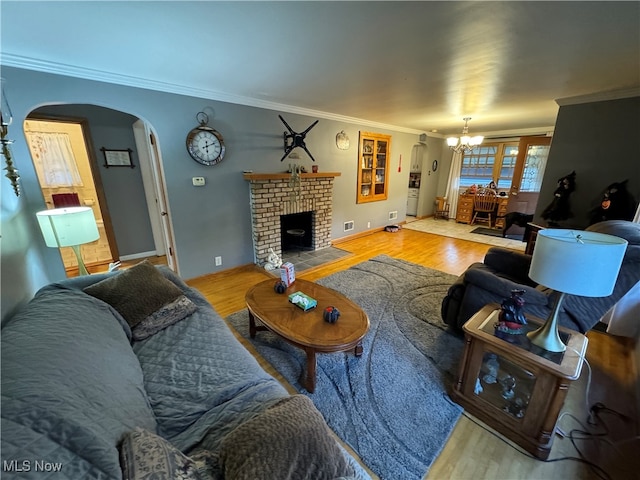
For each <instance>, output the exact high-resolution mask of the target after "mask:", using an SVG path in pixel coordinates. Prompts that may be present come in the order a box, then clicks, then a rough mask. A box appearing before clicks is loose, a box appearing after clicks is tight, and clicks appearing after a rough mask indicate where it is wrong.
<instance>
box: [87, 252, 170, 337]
mask: <svg viewBox="0 0 640 480" xmlns="http://www.w3.org/2000/svg"><path fill="white" fill-rule="evenodd" d="M84 291H85V292H86V293H88V294H89V295H91V296H94V297H96V298H99V299H100V300H102V301H103V302H106V303H108V304H109V305H111V306H112V307H113V308H115V309H116V310H117V311H118V312H119V313H120V315H122V317H123V318H124V319H125V320H126V321H127V323H128V324H129V325H130V326H131V327H132V328H133V327H135V326H136V325H137V324H138V323H140V322H141V321H142V320H144V319H145V318H147V317H148V316H149V315H151V314H152V313H153V312H155V311H156V310H158V309H159V308H160V307H162V306H163V305H166V304H167V303H169V302H172V301H173V300H175V299H176V298H178V296H180V295H182V290H180V288H178V286H177V285H175V284H174V283H173V282H171V281H170V280H168V279H167V278H165V277H164V275H162V273H160V271H159V270H158V269H157V268H156V267H154V266H153V265H152V264H151V263H149V262H148V261H147V260H145V261H143V262H140V263H138V264H137V265H134V266H133V267H131V268H129V269H127V270H122V271H120V272H119V273H117V274H116V275H113V276H111V277H109V278H106V279H104V280H102V281H100V282H97V283H94V284H93V285H89V286H88V287H85V288H84Z"/></svg>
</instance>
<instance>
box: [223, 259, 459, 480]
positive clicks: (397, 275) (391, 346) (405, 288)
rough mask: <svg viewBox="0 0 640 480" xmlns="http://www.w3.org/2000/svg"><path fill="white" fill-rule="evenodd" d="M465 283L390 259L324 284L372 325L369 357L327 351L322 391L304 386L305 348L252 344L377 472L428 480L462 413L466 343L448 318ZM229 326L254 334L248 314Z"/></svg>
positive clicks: (262, 340) (266, 336)
mask: <svg viewBox="0 0 640 480" xmlns="http://www.w3.org/2000/svg"><path fill="white" fill-rule="evenodd" d="M455 279H456V277H455V276H453V275H449V274H446V273H443V272H439V271H437V270H432V269H428V268H425V267H422V266H420V265H416V264H413V263H409V262H406V261H404V260H398V259H394V258H391V257H388V256H386V255H380V256H377V257H375V258H373V259H371V260H369V261H366V262H363V263H360V264H358V265H355V266H353V267H351V268H349V269H348V270H345V271H342V272H338V273H335V274H333V275H330V276H328V277H325V278H323V279H321V280H319V281H318V283H320V284H322V285H324V286H326V287H330V288H333V289H334V290H337V291H339V292H341V293H343V294H344V295H346V296H347V297H349V298H350V299H351V300H353V301H354V302H356V303H357V304H358V305H360V306H361V307H362V308H363V310H364V311H365V312H366V313H367V315H368V316H369V320H370V322H371V328H370V330H369V332H368V333H367V335H366V337H365V338H364V342H363V347H364V353H363V355H362V356H361V357H360V358H356V357H355V356H354V355H353V354H352V353H351V352H349V353H333V354H319V355H318V357H317V358H318V369H317V385H316V391H315V393H313V394H308V393H307V391H306V390H305V389H304V388H303V387H302V386H301V385H300V383H299V382H298V378H299V376H300V373H301V372H302V369H303V368H304V366H305V356H304V353H303V352H302V351H301V350H300V349H298V348H295V347H292V346H290V345H289V344H287V343H286V342H284V341H282V340H280V339H279V338H278V337H277V336H275V335H273V334H272V333H270V332H258V334H257V335H256V338H255V340H251V339H249V340H250V341H251V343H252V344H253V345H254V346H255V348H256V349H257V350H258V352H259V353H260V354H261V355H262V356H263V357H264V358H265V359H266V360H267V361H268V362H269V363H271V364H272V365H273V366H274V367H275V368H276V369H277V370H278V371H279V372H280V373H281V374H282V375H283V376H284V377H285V378H286V379H287V380H288V381H289V383H291V384H292V385H293V386H294V387H296V388H297V389H298V390H299V391H300V392H301V393H303V394H305V395H307V396H308V397H309V398H310V399H312V400H313V403H314V404H315V405H316V407H317V408H318V409H319V410H320V411H321V412H322V414H323V415H324V417H325V419H326V421H327V423H328V424H329V425H330V427H331V428H332V429H333V431H334V432H335V433H336V434H337V435H338V436H339V437H340V438H341V439H342V440H344V441H345V442H346V443H348V444H349V445H350V446H351V447H352V448H353V449H354V450H355V451H356V452H357V453H358V455H359V456H360V458H361V459H362V460H363V462H364V463H365V464H366V465H367V466H368V467H369V468H370V469H371V470H372V471H373V472H375V473H376V475H378V476H379V477H380V478H381V479H403V480H409V479H420V478H422V477H423V476H424V475H425V474H426V473H427V472H428V470H429V468H430V466H431V464H432V463H433V461H434V460H435V459H436V457H437V456H438V454H439V453H440V451H441V450H442V447H443V446H444V444H445V443H446V441H447V439H448V437H449V435H450V433H451V431H452V429H453V427H454V426H455V424H456V422H457V420H458V418H459V416H460V414H461V412H462V408H461V407H459V406H458V405H456V404H454V403H453V402H452V401H451V400H450V399H449V397H448V394H447V392H448V391H449V389H450V387H451V384H452V382H453V381H454V378H455V375H456V373H457V368H458V362H459V361H460V359H461V357H462V351H463V341H462V339H461V338H459V337H456V336H454V335H452V334H451V333H449V332H448V331H447V330H446V328H445V326H444V324H443V322H442V320H441V318H440V304H441V301H442V298H443V297H444V295H445V293H446V291H447V289H448V287H449V286H450V285H451V284H452V283H453V282H454V281H455ZM318 308H324V306H322V305H318ZM227 320H228V321H229V322H230V323H231V325H233V327H234V328H236V329H237V330H238V332H239V333H240V334H241V335H243V336H244V337H245V338H249V328H248V323H249V322H248V316H247V312H246V310H243V311H240V312H236V313H234V314H232V315H231V316H230V317H228V318H227ZM339 321H340V320H338V322H339Z"/></svg>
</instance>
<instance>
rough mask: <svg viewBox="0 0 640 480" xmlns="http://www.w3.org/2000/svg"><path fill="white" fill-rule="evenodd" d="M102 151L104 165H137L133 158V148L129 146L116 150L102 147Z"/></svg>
mask: <svg viewBox="0 0 640 480" xmlns="http://www.w3.org/2000/svg"><path fill="white" fill-rule="evenodd" d="M100 151H101V152H102V153H103V154H104V166H105V167H106V168H109V167H129V168H134V167H135V165H134V164H133V161H132V160H131V153H132V152H133V150H131V149H130V148H127V149H126V150H115V149H110V148H105V147H102V148H101V149H100Z"/></svg>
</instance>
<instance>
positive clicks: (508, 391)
mask: <svg viewBox="0 0 640 480" xmlns="http://www.w3.org/2000/svg"><path fill="white" fill-rule="evenodd" d="M500 385H502V398H504V399H505V400H511V399H512V398H513V396H514V395H515V392H514V389H515V388H516V379H515V378H513V377H512V376H511V375H507V376H506V377H504V378H503V379H501V380H500Z"/></svg>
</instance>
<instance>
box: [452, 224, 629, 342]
mask: <svg viewBox="0 0 640 480" xmlns="http://www.w3.org/2000/svg"><path fill="white" fill-rule="evenodd" d="M586 230H589V231H593V232H599V233H606V234H609V235H615V236H617V237H621V238H624V239H625V240H627V241H628V242H629V244H628V246H627V250H626V252H625V256H624V259H623V262H622V267H621V268H620V273H619V275H618V279H617V281H616V285H615V287H614V290H613V293H612V294H611V295H610V296H608V297H600V298H589V297H581V296H577V295H567V296H566V297H565V299H564V301H563V303H562V306H561V311H560V314H559V315H560V316H559V320H560V325H562V326H564V327H567V328H570V329H571V330H576V331H579V332H581V333H585V332H587V331H588V330H590V329H592V328H593V327H594V326H595V325H596V324H597V323H598V321H599V320H600V318H602V316H603V315H604V314H605V313H606V312H607V310H609V309H610V308H611V307H612V306H613V305H614V304H615V303H616V302H617V301H618V300H619V299H620V298H622V297H623V296H624V295H625V294H626V293H627V292H628V291H629V290H630V289H631V287H633V286H634V285H635V284H636V283H637V282H638V281H640V224H638V223H633V222H629V221H625V220H608V221H605V222H600V223H596V224H594V225H591V226H590V227H588V228H587V229H586ZM530 263H531V256H530V255H525V254H523V253H520V252H517V251H514V250H508V249H506V248H500V247H492V248H490V249H489V250H488V252H487V254H486V256H485V258H484V261H483V262H481V263H480V262H478V263H474V264H472V265H471V266H469V268H468V269H467V270H466V271H465V272H464V273H463V274H462V275H460V277H458V279H457V281H456V282H455V283H454V284H453V285H452V286H451V287H450V288H449V291H448V292H447V295H446V296H445V298H444V299H443V301H442V308H441V313H442V319H443V321H444V323H446V324H447V325H449V326H450V327H451V328H452V329H453V330H454V331H457V332H461V331H462V326H463V325H464V324H465V322H466V321H467V320H469V319H470V318H471V317H472V316H473V314H474V313H476V312H477V311H478V310H480V308H482V307H483V306H484V305H486V304H488V303H494V302H495V303H498V304H500V303H501V302H502V300H504V299H505V298H509V297H510V292H511V291H512V290H514V289H522V290H524V292H525V293H524V297H523V298H524V300H525V306H524V309H525V312H526V313H527V314H531V315H534V316H537V317H539V318H542V319H546V318H547V317H548V315H549V313H550V311H551V309H552V306H553V295H551V291H549V290H543V289H541V288H539V287H538V285H537V284H536V283H535V282H533V281H532V280H531V279H530V278H529V265H530Z"/></svg>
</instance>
